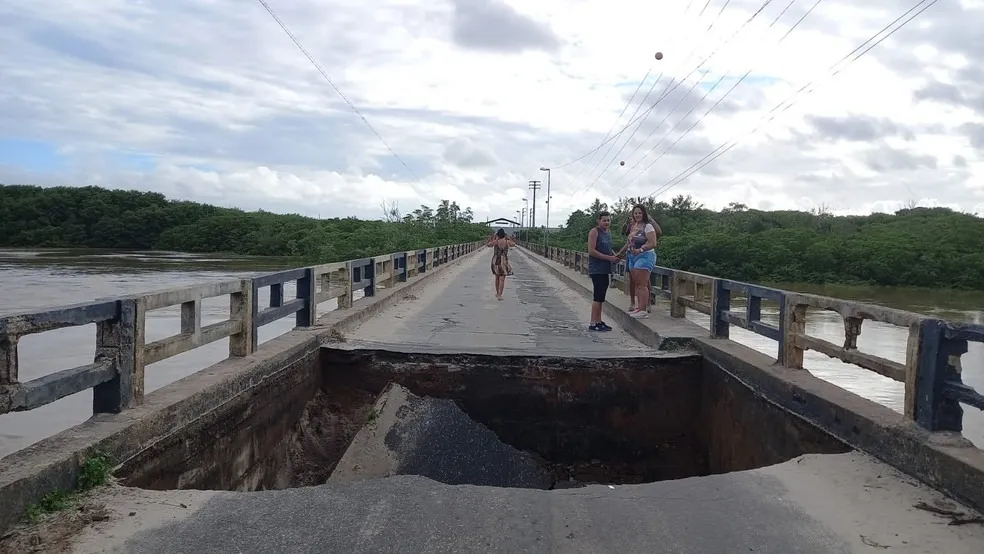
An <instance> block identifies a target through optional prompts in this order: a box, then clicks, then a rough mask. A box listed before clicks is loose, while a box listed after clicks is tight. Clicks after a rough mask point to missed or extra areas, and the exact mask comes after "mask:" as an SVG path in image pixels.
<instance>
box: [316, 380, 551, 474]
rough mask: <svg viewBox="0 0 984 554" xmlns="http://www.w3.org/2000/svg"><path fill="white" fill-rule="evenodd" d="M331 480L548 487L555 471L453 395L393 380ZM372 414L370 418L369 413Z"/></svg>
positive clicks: (380, 396) (380, 397)
mask: <svg viewBox="0 0 984 554" xmlns="http://www.w3.org/2000/svg"><path fill="white" fill-rule="evenodd" d="M369 413H370V414H375V417H372V418H371V421H367V423H366V425H364V426H363V427H362V429H361V430H359V432H358V433H357V434H356V436H355V438H354V439H353V440H352V442H351V444H350V445H349V447H348V449H347V450H346V451H345V454H344V455H343V456H342V458H341V460H339V462H338V465H337V466H336V467H335V470H334V471H333V472H332V474H331V477H329V479H328V483H329V484H336V483H345V482H350V481H358V480H363V479H372V478H382V477H389V476H392V475H421V476H424V477H428V478H430V479H433V480H435V481H438V482H441V483H445V484H448V485H465V484H467V485H485V486H493V487H518V488H534V489H549V488H550V487H551V486H552V485H553V476H552V475H551V474H550V472H548V471H547V470H546V469H545V468H543V467H542V466H541V465H540V464H539V463H537V461H536V460H535V459H534V458H533V457H532V456H531V455H529V454H527V453H525V452H521V451H519V450H517V449H515V448H513V447H511V446H509V445H507V444H505V443H503V442H502V441H500V440H499V438H498V437H497V436H496V435H495V433H494V432H492V430H491V429H489V428H488V427H485V426H484V425H482V424H480V423H478V422H476V421H474V420H472V419H471V418H470V417H468V415H467V414H465V412H463V411H461V409H460V408H458V406H457V405H456V404H455V403H454V401H452V400H449V399H438V398H430V397H420V396H417V395H415V394H413V393H411V392H410V391H408V390H407V389H405V388H403V387H401V386H400V385H397V384H394V383H390V384H389V385H387V386H386V388H385V389H384V390H383V392H382V394H380V395H379V398H378V399H377V400H376V403H375V405H374V406H373V408H372V409H371V410H370V412H369ZM367 419H368V418H367Z"/></svg>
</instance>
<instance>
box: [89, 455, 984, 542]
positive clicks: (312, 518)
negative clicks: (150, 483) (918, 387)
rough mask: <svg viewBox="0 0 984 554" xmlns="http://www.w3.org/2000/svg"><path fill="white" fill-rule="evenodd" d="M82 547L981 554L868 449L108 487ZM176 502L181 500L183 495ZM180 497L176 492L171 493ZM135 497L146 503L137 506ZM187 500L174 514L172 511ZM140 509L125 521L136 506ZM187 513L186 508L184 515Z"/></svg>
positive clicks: (978, 529) (980, 529) (973, 537)
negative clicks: (568, 480)
mask: <svg viewBox="0 0 984 554" xmlns="http://www.w3.org/2000/svg"><path fill="white" fill-rule="evenodd" d="M102 494H103V498H104V499H105V501H106V502H107V503H109V504H110V505H111V508H112V509H113V510H114V512H115V515H114V516H113V517H112V518H111V520H110V521H108V522H105V523H102V524H97V526H95V527H92V528H90V529H88V530H87V531H86V532H85V533H84V534H83V535H82V536H81V537H79V539H78V540H77V541H76V543H75V549H74V552H78V553H88V552H106V551H112V552H126V553H134V554H135V553H143V552H147V553H153V554H167V553H185V552H214V553H225V552H229V553H233V552H247V553H252V552H256V553H265V552H345V553H360V552H367V553H368V552H372V553H385V552H394V553H396V552H401V553H402V552H481V553H487V552H504V553H505V552H509V553H512V552H530V553H536V552H544V553H546V552H551V553H555V552H564V553H566V552H572V553H574V552H578V553H580V552H592V553H596V552H620V553H635V552H639V553H647V554H648V553H652V552H672V553H681V554H690V553H693V554H706V553H709V552H756V553H774V554H791V553H817V554H821V553H823V554H830V553H842V552H845V553H846V552H852V553H853V552H859V553H869V552H878V551H886V552H893V553H905V554H913V553H926V554H930V553H931V554H939V553H941V552H945V553H946V554H979V553H980V552H982V551H984V526H982V525H976V524H969V525H947V523H948V522H949V521H950V520H949V519H948V518H945V517H941V516H938V515H935V514H933V513H930V512H927V511H925V510H921V509H917V508H915V507H914V506H915V505H916V504H917V503H920V502H924V503H926V504H929V505H936V506H948V509H951V510H953V509H955V510H958V511H962V512H964V513H967V514H968V515H973V514H972V512H971V511H970V510H968V509H966V508H963V507H960V506H956V505H953V504H952V503H948V502H947V501H946V500H945V499H944V498H943V497H942V496H941V495H940V494H939V493H937V492H935V491H933V490H931V489H929V488H927V487H925V486H922V485H919V484H917V483H914V482H912V480H911V479H909V478H907V477H905V476H903V475H901V474H899V473H898V472H897V471H895V470H894V469H892V468H890V467H888V466H887V465H885V464H883V463H880V462H878V461H876V460H874V459H872V458H870V457H868V456H865V455H863V454H860V453H850V454H838V455H808V456H803V457H801V458H798V459H795V460H792V461H789V462H787V463H784V464H780V465H776V466H772V467H767V468H763V469H758V470H753V471H746V472H738V473H729V474H723V475H714V476H709V477H698V478H692V479H681V480H677V481H662V482H658V483H651V484H645V485H624V486H616V487H610V486H605V485H595V486H589V487H585V488H580V489H569V490H553V491H542V490H531V489H509V488H491V487H476V486H470V485H458V486H451V485H443V484H440V483H436V482H434V481H432V480H429V479H426V478H422V477H414V476H398V477H392V478H389V479H375V480H368V481H359V482H353V483H348V484H345V485H338V486H329V485H323V486H318V487H306V488H300V489H287V490H281V491H266V492H257V493H224V492H223V493H214V492H201V493H197V495H198V496H197V497H196V498H188V495H189V494H190V491H169V492H154V491H135V490H133V489H107V490H105V491H103V493H102ZM179 496H180V500H178V497H179ZM172 498H173V499H172ZM137 500H139V501H140V502H141V504H140V505H137V504H136V503H135V502H136V501H137ZM182 504H183V505H184V506H188V508H187V509H182V510H176V509H172V508H171V506H177V505H182ZM131 511H135V512H136V514H135V515H133V516H129V515H128V513H129V512H131ZM178 512H183V513H178Z"/></svg>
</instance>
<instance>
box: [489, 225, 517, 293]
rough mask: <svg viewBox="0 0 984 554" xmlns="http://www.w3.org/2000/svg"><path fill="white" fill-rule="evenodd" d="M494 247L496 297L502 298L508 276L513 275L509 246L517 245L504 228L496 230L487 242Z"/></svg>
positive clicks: (493, 273)
mask: <svg viewBox="0 0 984 554" xmlns="http://www.w3.org/2000/svg"><path fill="white" fill-rule="evenodd" d="M486 246H488V247H489V248H492V275H493V276H494V277H495V297H496V298H498V299H499V300H502V293H503V291H505V289H506V276H507V275H512V266H511V265H509V247H511V246H516V243H515V242H513V240H512V238H510V237H508V236H506V232H505V231H504V230H502V229H499V230H498V231H496V233H495V234H494V235H492V236H491V237H489V241H488V243H487V244H486Z"/></svg>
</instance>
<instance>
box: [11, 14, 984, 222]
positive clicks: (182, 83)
mask: <svg viewBox="0 0 984 554" xmlns="http://www.w3.org/2000/svg"><path fill="white" fill-rule="evenodd" d="M267 1H268V3H269V5H270V7H271V8H272V9H273V10H274V12H276V14H277V15H278V16H279V17H280V18H281V19H282V20H283V22H284V23H285V24H286V25H287V26H288V27H289V28H290V29H291V31H292V32H293V33H294V35H295V36H296V38H297V39H298V40H299V42H300V43H301V44H302V45H303V46H304V47H305V48H306V49H307V51H308V52H309V53H310V54H311V56H312V57H313V58H314V59H315V60H316V61H317V62H318V63H319V64H320V66H321V68H322V69H323V70H324V72H325V74H326V75H327V76H328V77H329V78H330V79H331V80H332V81H333V82H334V83H335V85H337V87H338V88H339V89H340V90H341V91H342V93H343V94H344V95H345V96H346V97H347V98H348V99H349V101H351V103H352V104H354V105H355V106H356V107H357V108H358V110H359V112H360V113H361V117H360V115H357V114H356V113H355V112H354V111H353V110H352V109H351V108H350V107H349V106H348V105H347V104H346V102H345V101H344V100H343V99H342V98H340V97H339V95H338V94H337V93H336V92H335V90H334V89H333V88H332V87H331V85H330V84H329V83H328V81H327V80H326V78H325V77H324V76H323V75H322V74H321V73H320V72H319V70H318V69H317V68H316V67H315V66H314V65H312V63H311V62H310V61H309V60H308V59H307V58H306V57H305V55H304V54H303V53H302V52H301V51H300V50H299V49H298V48H297V47H296V46H295V45H294V43H293V42H292V41H291V39H290V38H289V37H288V36H287V35H286V34H285V33H284V32H283V30H282V29H281V28H280V27H279V26H278V24H277V22H276V21H275V20H274V19H273V18H272V17H271V16H270V14H269V13H267V11H266V10H265V9H264V7H263V6H262V5H261V4H260V3H259V2H257V1H252V0H236V1H233V0H168V1H167V2H161V1H158V2H152V1H150V0H86V1H85V2H64V1H57V0H0V52H3V53H4V54H3V55H2V56H0V83H3V85H2V86H0V182H4V183H33V184H42V185H47V184H65V185H88V184H97V185H103V186H109V187H114V188H136V189H142V190H155V191H160V192H163V193H164V194H167V195H168V196H171V197H174V198H182V199H192V200H197V201H203V202H209V203H214V204H220V205H227V206H238V207H241V208H245V209H257V208H264V209H268V210H272V211H281V212H299V213H304V214H308V215H319V214H320V215H321V216H339V215H358V216H363V217H379V216H381V209H380V205H381V204H382V203H383V202H384V201H385V202H387V203H397V204H398V206H399V207H400V209H401V210H403V211H404V212H408V211H410V210H412V209H414V208H415V207H417V206H418V205H419V204H421V203H423V204H430V205H433V204H435V203H436V202H438V201H439V200H440V199H445V198H446V199H450V200H455V201H457V202H458V203H459V204H460V205H462V206H471V207H472V208H473V209H474V210H475V212H476V215H477V216H478V217H479V218H481V219H483V220H484V219H485V218H486V217H490V216H491V217H499V216H512V217H515V214H516V211H517V210H519V209H521V208H522V207H523V205H524V204H523V198H526V197H528V192H529V191H528V190H527V188H526V183H527V182H528V181H529V180H530V179H540V180H543V181H544V182H545V181H546V174H545V173H544V172H541V171H539V168H540V167H541V166H546V167H551V168H554V169H553V171H552V174H551V176H552V182H551V189H552V190H551V192H552V194H553V201H552V204H551V207H550V208H551V216H550V217H551V224H552V225H557V224H559V223H561V222H562V221H563V220H565V219H566V216H567V214H569V213H570V212H571V211H572V210H574V209H577V208H579V207H582V206H584V205H586V204H588V203H590V201H591V200H592V199H593V198H595V197H600V198H602V199H604V200H613V199H615V198H617V197H618V196H626V195H649V194H652V193H658V194H659V195H660V198H663V199H667V198H669V197H671V196H673V195H676V194H681V193H682V194H692V195H694V196H695V197H696V198H697V199H698V200H699V201H701V202H703V203H704V204H705V205H708V206H710V207H722V206H724V205H726V204H728V203H729V202H743V203H745V204H747V205H749V206H752V207H758V208H763V209H786V208H799V209H811V208H814V207H817V206H825V207H827V208H829V209H832V210H833V211H835V212H851V213H867V212H870V211H873V210H874V211H892V210H894V209H897V208H898V207H901V206H902V205H905V204H910V203H917V204H919V205H927V206H928V205H944V206H951V207H954V208H957V209H961V210H964V211H969V212H979V213H984V180H982V179H981V176H982V173H984V157H982V155H981V149H982V148H984V69H981V68H980V64H979V63H977V64H975V63H974V62H973V60H981V59H982V58H984V43H982V42H980V41H975V40H974V37H975V34H976V33H977V32H978V31H979V29H980V23H981V22H982V21H984V0H974V1H961V0H941V1H939V2H938V3H936V4H935V5H932V6H930V7H929V8H928V10H927V11H925V12H924V13H923V14H922V15H920V16H919V17H917V18H916V19H915V20H913V21H912V22H911V23H909V24H908V25H907V26H905V27H903V28H902V29H901V30H900V31H899V32H898V33H896V34H895V35H893V36H892V37H890V38H889V39H887V40H885V41H884V42H883V43H881V45H880V46H878V47H876V48H875V49H873V50H871V51H870V52H868V53H867V54H865V55H863V56H862V57H860V58H859V59H858V60H857V61H856V62H854V63H851V64H850V65H846V66H844V68H843V69H842V70H841V71H840V72H839V73H838V74H837V75H836V76H834V77H829V74H830V73H831V70H830V68H831V66H832V65H834V64H835V63H837V62H838V61H839V60H841V59H842V58H844V57H845V56H846V55H848V54H849V53H850V52H851V51H852V50H854V49H855V48H857V47H858V46H860V45H862V44H863V43H865V41H867V40H869V39H870V38H871V37H872V36H874V35H875V34H876V33H878V32H879V31H880V30H881V29H882V28H883V27H885V26H886V25H888V24H889V23H891V22H892V21H893V20H895V19H896V18H897V17H899V16H901V15H902V14H904V13H905V12H906V10H909V9H910V8H912V7H913V5H914V4H916V2H917V0H884V1H882V2H877V3H870V5H871V7H869V8H860V7H857V6H858V5H861V4H862V3H860V2H854V1H848V0H820V1H819V2H817V0H772V1H770V2H766V5H765V7H764V8H762V2H761V1H753V0H731V1H725V0H694V1H692V2H691V1H690V0H673V1H669V0H664V1H656V2H654V1H652V0H607V1H605V2H602V1H597V0H596V1H583V0H538V1H536V2H533V1H526V2H520V1H519V0H508V1H503V0H450V1H448V0H434V1H421V0H370V1H356V0H332V1H329V0H267ZM931 1H932V0H929V1H926V2H924V3H923V4H922V5H921V6H920V7H922V6H925V5H928V4H929V3H930V2H931ZM814 6H815V8H814ZM811 8H813V9H812V11H810V10H811ZM760 9H761V11H760V12H759V13H758V14H757V15H756V16H755V17H754V18H752V16H753V14H755V13H756V11H757V10H760ZM917 9H919V8H917ZM913 13H914V12H913ZM804 15H805V18H804ZM750 18H752V19H751V21H749V19H750ZM798 21H801V22H800V23H799V24H798V25H797V22H798ZM975 44H976V45H977V46H975ZM657 51H661V52H662V53H663V54H664V57H663V59H662V60H661V61H656V60H655V59H654V58H655V57H654V53H655V52H657ZM841 65H843V64H841ZM647 71H650V72H649V74H648V77H647V78H646V79H645V80H644V81H643V76H644V75H646V74H647ZM746 73H747V77H746V78H745V79H744V80H741V81H740V82H739V79H740V78H741V77H742V76H743V75H745V74H746ZM640 82H642V85H641V86H640ZM811 82H814V84H815V88H814V87H813V85H811V86H810V87H807V89H808V90H809V89H813V91H812V92H811V93H810V94H800V95H798V96H795V97H792V98H791V96H792V95H793V93H795V92H796V91H797V90H800V89H801V88H802V87H803V86H804V85H807V84H808V83H811ZM736 85H737V86H736ZM637 90H638V93H636V92H637ZM650 92H651V93H650ZM647 93H648V94H647ZM630 100H631V101H630ZM787 100H789V102H786V103H785V104H783V102H785V101H787ZM654 105H655V107H653V106H654ZM777 106H780V107H779V108H778V109H777ZM787 106H788V109H783V107H787ZM623 110H624V113H623ZM620 113H621V114H622V115H621V117H619V114H620ZM633 114H634V115H635V118H634V119H635V120H636V122H635V123H633V124H632V125H629V126H628V127H627V128H626V129H625V130H624V131H623V132H622V133H621V134H618V135H617V138H616V140H614V141H610V142H608V143H604V144H603V141H604V140H605V138H606V136H609V131H610V130H612V129H614V131H613V133H617V132H618V131H620V130H621V129H623V128H624V127H626V125H627V124H629V123H630V121H632V120H631V119H630V117H631V116H633ZM363 118H364V119H363ZM770 118H772V119H771V120H770ZM366 121H368V123H369V124H370V125H371V127H372V129H374V130H375V132H376V133H378V135H379V136H381V137H382V140H380V138H378V137H377V136H376V134H374V132H373V131H372V130H370V128H369V126H367V124H366ZM754 129H758V130H757V131H756V132H754V133H752V131H753V130H754ZM732 140H735V141H737V142H736V144H735V146H734V147H733V148H731V149H729V150H727V151H725V152H724V153H723V154H722V155H721V156H720V157H718V158H717V159H715V160H714V161H713V162H711V163H710V164H709V165H707V166H706V167H704V168H702V169H700V170H699V171H697V172H696V173H693V174H692V175H690V176H689V177H688V178H686V179H684V180H681V179H679V178H678V177H682V176H685V175H687V173H688V172H687V171H686V170H687V169H688V168H690V167H692V166H694V164H697V163H699V162H700V161H701V160H702V159H706V157H708V156H709V155H713V154H714V153H715V152H716V150H715V149H717V148H719V147H724V146H727V145H728V144H732ZM599 145H601V147H600V148H597V147H598V146H599ZM390 149H392V151H393V152H395V153H396V155H394V154H393V153H391V152H390ZM592 149H595V150H594V151H593V152H592ZM720 151H721V150H718V151H717V152H720ZM589 152H592V153H591V154H589V155H587V156H585V154H586V153H589ZM573 160H578V161H575V162H574V163H570V162H572V161H573ZM620 161H624V162H625V164H624V165H620V163H619V162H620ZM666 185H669V186H666ZM544 193H545V190H544V191H542V192H541V193H539V194H538V196H537V211H538V214H539V216H538V220H539V222H541V223H542V222H544V218H545V205H544V203H543V199H544V197H545V194H544Z"/></svg>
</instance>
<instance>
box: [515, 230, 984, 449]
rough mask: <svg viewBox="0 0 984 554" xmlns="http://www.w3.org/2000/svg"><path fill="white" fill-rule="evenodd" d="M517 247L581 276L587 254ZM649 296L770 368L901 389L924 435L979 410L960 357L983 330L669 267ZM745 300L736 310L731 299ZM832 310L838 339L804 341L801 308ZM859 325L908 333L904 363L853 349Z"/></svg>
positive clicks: (957, 427)
mask: <svg viewBox="0 0 984 554" xmlns="http://www.w3.org/2000/svg"><path fill="white" fill-rule="evenodd" d="M520 244H521V245H522V246H523V247H525V248H527V249H528V250H531V251H533V252H536V253H537V254H540V255H542V256H545V257H547V258H549V259H550V260H553V261H555V262H558V263H561V264H563V265H564V266H566V267H568V268H571V269H573V270H575V271H577V272H578V273H581V274H585V275H586V274H587V267H588V261H587V260H588V254H587V253H586V252H578V251H573V250H566V249H563V248H557V247H544V246H543V245H542V244H534V243H520ZM625 272H626V268H625V262H624V261H623V262H620V263H619V264H617V266H616V269H615V271H614V279H613V281H614V283H613V286H616V287H617V288H620V289H621V290H626V288H625V286H624V283H625V280H626V277H625ZM650 285H651V292H650V294H651V298H650V302H653V303H655V300H656V298H664V299H668V300H669V302H670V316H671V317H674V318H682V317H686V311H687V309H688V308H689V309H692V310H696V311H698V312H700V313H703V314H707V315H708V316H710V336H711V337H714V338H724V339H726V338H728V337H729V333H730V326H731V325H736V326H738V327H741V328H743V329H746V330H748V331H751V332H753V333H756V334H758V335H762V336H764V337H768V338H770V339H773V340H775V341H776V342H777V343H778V356H777V363H779V364H781V365H783V366H784V367H787V368H789V369H803V354H804V352H805V351H806V350H813V351H816V352H820V353H822V354H825V355H826V356H829V357H831V358H835V359H838V360H841V361H843V362H845V363H849V364H853V365H855V366H858V367H861V368H864V369H867V370H869V371H873V372H875V373H878V374H880V375H883V376H885V377H888V378H890V379H893V380H895V381H898V382H900V383H903V384H904V385H905V400H904V415H905V417H907V418H909V419H913V420H915V421H916V422H917V423H918V424H919V425H921V426H922V427H924V428H926V429H928V430H931V431H961V430H962V426H963V422H962V420H963V408H962V407H961V403H962V404H965V405H967V406H972V407H974V408H977V409H980V410H984V395H982V394H981V393H979V392H977V391H976V390H974V389H973V388H972V387H970V386H968V385H966V384H964V383H963V381H962V379H961V365H960V359H961V356H962V355H963V354H965V353H966V352H967V346H968V341H973V342H979V343H984V325H969V324H961V323H953V322H949V321H945V320H941V319H936V318H931V317H928V316H925V315H922V314H917V313H914V312H907V311H903V310H896V309H893V308H886V307H884V306H876V305H872V304H864V303H861V302H854V301H850V300H841V299H837V298H830V297H827V296H819V295H815V294H803V293H797V292H791V291H786V290H781V289H776V288H771V287H764V286H761V285H755V284H751V283H744V282H741V281H734V280H731V279H721V278H718V277H712V276H709V275H701V274H699V273H693V272H689V271H682V270H677V269H672V268H668V267H659V266H658V267H656V269H655V270H654V271H653V273H652V274H651V276H650ZM738 296H742V297H744V298H745V306H744V309H743V310H740V311H739V310H736V309H734V308H733V306H732V300H734V299H735V298H733V297H738ZM763 302H773V303H775V304H776V305H777V307H778V312H779V313H778V318H777V319H778V321H777V323H776V324H772V323H767V322H765V321H763V320H762V303H763ZM810 308H813V309H819V310H828V311H833V312H837V313H838V314H839V315H840V316H841V318H842V319H843V321H844V342H843V343H842V344H834V343H832V342H830V341H827V340H824V339H821V338H818V337H814V336H810V335H809V334H807V332H806V320H807V311H808V309H810ZM864 320H870V321H878V322H882V323H887V324H891V325H895V326H898V327H902V328H905V329H907V330H908V333H909V335H908V340H907V345H906V352H905V363H898V362H895V361H892V360H888V359H885V358H882V357H879V356H875V355H872V354H867V353H864V352H860V351H858V346H857V340H858V336H859V335H860V334H861V324H862V322H863V321H864Z"/></svg>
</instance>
